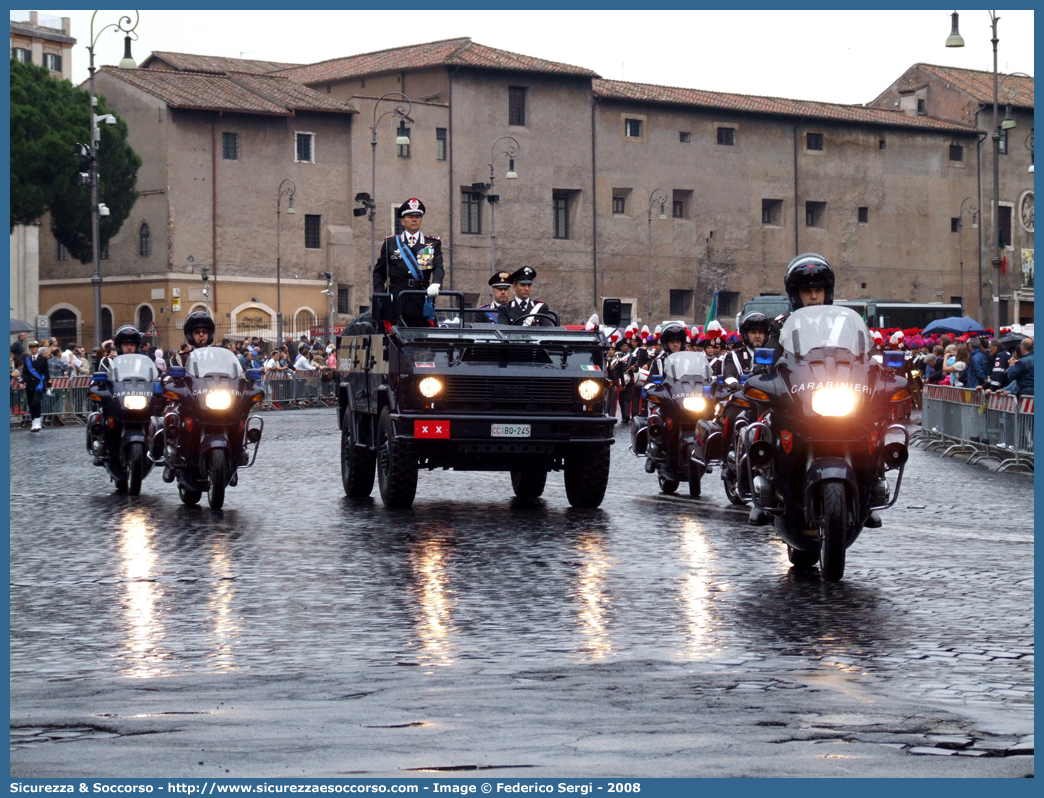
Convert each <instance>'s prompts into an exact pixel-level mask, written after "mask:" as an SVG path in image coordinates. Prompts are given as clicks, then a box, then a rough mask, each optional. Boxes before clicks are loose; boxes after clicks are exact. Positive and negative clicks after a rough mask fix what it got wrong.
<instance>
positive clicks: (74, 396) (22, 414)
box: [11, 376, 91, 425]
mask: <svg viewBox="0 0 1044 798" xmlns="http://www.w3.org/2000/svg"><path fill="white" fill-rule="evenodd" d="M90 384H91V378H90V377H89V376H78V377H52V378H51V395H50V396H47V395H46V394H44V397H43V401H42V402H41V404H40V418H43V419H48V418H50V419H54V418H57V419H58V420H59V421H61V422H62V423H64V422H66V421H73V422H75V423H77V424H84V423H86V417H87V413H89V412H90V407H89V406H88V405H89V400H88V399H87V392H88V391H89V390H90ZM11 423H12V424H20V423H24V424H25V425H28V424H29V404H28V402H27V400H26V396H25V384H24V383H23V382H22V381H21V380H20V379H12V380H11Z"/></svg>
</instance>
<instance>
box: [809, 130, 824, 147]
mask: <svg viewBox="0 0 1044 798" xmlns="http://www.w3.org/2000/svg"><path fill="white" fill-rule="evenodd" d="M805 149H806V150H822V149H823V134H822V133H806V134H805Z"/></svg>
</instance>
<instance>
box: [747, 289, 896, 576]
mask: <svg viewBox="0 0 1044 798" xmlns="http://www.w3.org/2000/svg"><path fill="white" fill-rule="evenodd" d="M779 343H780V345H781V346H782V350H783V351H782V354H781V355H780V357H779V359H778V361H776V362H775V363H774V364H772V361H773V359H774V357H775V354H776V351H775V350H772V349H759V350H757V352H756V354H755V363H761V364H772V365H770V366H769V369H768V370H767V372H766V373H765V374H755V375H752V376H751V377H750V378H749V379H748V381H747V384H746V388H745V389H744V391H743V395H744V397H745V398H746V399H748V400H749V401H751V402H753V403H756V404H760V405H761V406H763V407H765V408H767V409H766V410H765V411H764V412H763V413H762V414H761V415H760V417H759V418H758V420H756V421H754V422H752V423H750V424H749V425H747V426H746V427H745V428H744V429H743V430H742V431H741V432H740V434H739V437H740V443H739V448H740V463H739V464H738V465H739V466H740V467H742V468H745V471H746V473H745V476H746V484H747V485H749V486H750V497H751V499H752V500H753V502H754V504H755V505H757V506H758V507H760V508H762V509H764V510H767V511H768V512H769V513H770V514H772V515H773V516H774V520H775V527H776V531H777V533H778V534H779V536H780V537H781V538H782V539H783V541H784V542H785V543H786V544H787V551H788V554H789V556H790V561H791V563H793V564H794V565H795V566H798V567H802V568H807V567H811V566H812V565H814V564H815V563H816V562H818V563H819V566H820V572H821V574H822V577H823V579H825V580H827V581H831V582H833V581H837V580H839V579H841V578H842V577H843V576H844V572H845V550H846V549H847V548H848V547H849V546H851V545H852V543H853V542H854V541H855V539H856V538H857V537H858V536H859V533H860V532H861V531H862V529H863V527H864V526H867V525H868V522H870V523H872V525H874V526H877V525H879V524H878V522H877V521H872V520H871V512H873V511H877V510H884V509H886V508H888V507H891V506H892V505H893V504H894V503H895V501H896V499H897V498H898V496H899V486H900V484H901V483H902V476H903V469H904V466H905V464H906V460H907V457H908V450H907V443H908V436H907V432H906V428H905V427H903V426H902V425H900V424H892V423H891V418H892V413H893V408H895V407H896V406H897V404H899V403H902V402H905V401H907V400H908V399H909V398H910V394H909V391H908V390H907V383H906V379H905V378H903V377H901V376H899V375H898V374H896V373H895V370H898V369H901V368H902V367H903V353H902V352H886V353H885V355H884V362H883V364H879V363H877V362H876V361H875V360H874V359H873V358H872V357H871V354H870V352H871V347H872V344H873V341H872V339H871V338H870V332H869V330H868V329H867V327H866V324H865V323H864V322H863V320H862V318H860V317H859V315H858V314H856V313H855V312H854V311H851V310H849V309H847V308H844V307H840V306H836V305H820V306H813V307H807V308H802V309H800V310H796V311H794V313H792V314H791V315H790V316H789V317H788V318H787V320H786V322H785V323H784V324H783V328H782V330H781V332H780V340H779ZM889 471H895V472H896V480H895V484H894V487H893V486H891V485H890V484H889V480H888V479H887V478H886V476H885V475H886V473H887V472H889Z"/></svg>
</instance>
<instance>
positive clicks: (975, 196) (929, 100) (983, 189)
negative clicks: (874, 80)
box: [870, 64, 1033, 324]
mask: <svg viewBox="0 0 1044 798" xmlns="http://www.w3.org/2000/svg"><path fill="white" fill-rule="evenodd" d="M998 84H999V91H998V99H999V101H1000V102H999V113H998V122H999V121H1000V120H1003V119H1004V118H1005V116H1006V110H1007V109H1010V113H1011V117H1010V118H1011V119H1012V120H1014V122H1015V127H1013V128H1010V129H1002V130H1000V140H999V142H998V145H999V147H998V150H999V160H998V176H999V180H998V185H999V188H1000V192H999V199H1000V201H999V203H998V209H997V210H998V215H997V222H998V224H997V227H996V228H994V226H993V225H994V215H993V212H992V210H993V153H994V148H993V140H992V134H993V132H994V129H995V128H994V120H993V72H983V71H977V70H973V69H957V68H955V67H942V66H935V65H932V64H914V65H913V66H912V67H910V68H909V69H908V70H906V72H904V73H903V74H902V75H901V76H900V77H899V79H898V80H896V81H895V82H894V83H893V84H892V85H891V86H889V87H888V88H887V89H885V90H884V91H883V92H882V93H881V94H880V95H878V97H877V98H875V99H874V100H873V102H872V103H870V104H871V105H872V106H873V107H875V108H887V109H895V110H899V111H902V112H903V113H904V114H906V115H908V116H911V117H921V118H928V117H930V118H936V119H945V120H949V121H952V122H957V123H959V124H963V125H971V126H972V127H974V128H975V129H976V130H978V131H979V132H980V135H979V140H978V144H977V146H978V154H979V157H978V158H976V160H975V164H976V169H977V172H976V185H974V186H973V187H972V190H970V191H969V195H970V196H971V197H972V201H970V202H967V203H964V208H965V213H964V214H963V215H962V214H961V202H962V200H963V199H964V198H963V197H962V198H960V199H958V201H957V203H956V204H954V205H952V206H951V212H950V217H951V220H952V225H951V226H952V227H953V228H954V237H955V238H956V237H957V236H958V234H959V233H960V225H961V220H962V218H963V220H964V221H965V222H966V223H968V222H969V220H970V215H969V214H968V208H970V207H971V206H972V205H975V206H977V207H978V208H981V209H982V210H983V212H982V213H981V214H980V222H981V223H980V226H979V229H978V230H970V223H969V224H967V226H966V227H965V228H964V235H965V240H964V243H965V246H966V247H968V248H969V250H968V252H967V253H966V255H965V258H966V260H969V259H970V261H971V265H972V266H977V265H979V264H981V269H982V271H981V273H979V272H977V273H976V274H975V275H969V280H968V285H969V292H968V294H969V295H968V300H969V301H968V305H967V307H968V308H969V312H970V311H971V310H972V309H974V308H975V306H976V305H978V306H979V312H980V313H981V314H982V316H981V317H980V321H982V322H983V323H984V324H988V323H989V320H990V319H992V318H993V313H992V310H991V309H990V307H989V305H990V301H991V297H992V295H993V287H992V280H993V267H992V265H991V263H990V260H991V258H992V257H993V251H994V241H995V235H999V236H1000V241H1001V242H1002V250H1001V256H1002V257H1003V258H1005V260H1006V267H1005V272H1006V273H1005V274H1003V275H1002V277H1001V284H1000V290H999V292H998V294H999V296H1000V303H1001V308H1000V311H1001V312H1000V317H1001V321H1002V323H1009V322H1016V323H1022V324H1027V323H1032V321H1033V172H1032V171H1031V167H1032V165H1033V78H1031V77H1029V76H1024V75H1021V74H1013V75H1007V76H1006V75H1003V74H1002V75H1000V78H999V81H998ZM995 230H996V232H995ZM980 276H981V279H978V278H979V277H980ZM976 282H978V289H979V290H980V291H981V295H982V299H981V300H980V299H979V297H978V296H976V295H975V293H974V292H975V289H976ZM973 297H974V298H975V301H974V302H973V301H972V299H973Z"/></svg>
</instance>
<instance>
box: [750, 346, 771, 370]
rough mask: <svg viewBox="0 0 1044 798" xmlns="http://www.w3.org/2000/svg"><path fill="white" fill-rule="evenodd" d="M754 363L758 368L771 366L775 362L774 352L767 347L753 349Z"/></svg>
mask: <svg viewBox="0 0 1044 798" xmlns="http://www.w3.org/2000/svg"><path fill="white" fill-rule="evenodd" d="M754 362H755V363H756V364H757V365H759V366H771V365H772V364H773V363H775V362H776V350H774V349H770V348H768V347H762V348H759V349H755V350H754Z"/></svg>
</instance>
